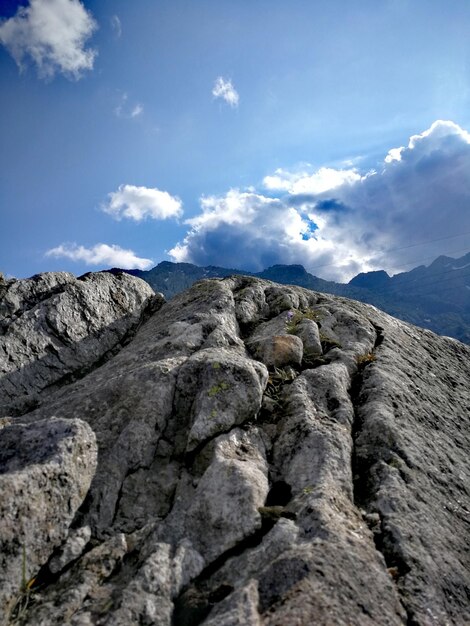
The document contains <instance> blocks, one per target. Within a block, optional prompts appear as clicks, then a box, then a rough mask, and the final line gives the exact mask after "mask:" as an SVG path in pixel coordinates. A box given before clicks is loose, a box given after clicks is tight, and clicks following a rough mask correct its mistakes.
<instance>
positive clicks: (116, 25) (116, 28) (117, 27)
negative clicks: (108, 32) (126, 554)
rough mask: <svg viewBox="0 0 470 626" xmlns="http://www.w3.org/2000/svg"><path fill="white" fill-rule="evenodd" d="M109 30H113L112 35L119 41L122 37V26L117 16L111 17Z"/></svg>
mask: <svg viewBox="0 0 470 626" xmlns="http://www.w3.org/2000/svg"><path fill="white" fill-rule="evenodd" d="M110 22H111V28H112V29H113V32H114V34H115V35H116V39H119V38H120V37H121V35H122V26H121V20H120V19H119V17H118V16H117V15H113V16H111V20H110Z"/></svg>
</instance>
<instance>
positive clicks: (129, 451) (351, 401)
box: [0, 274, 470, 626]
mask: <svg viewBox="0 0 470 626" xmlns="http://www.w3.org/2000/svg"><path fill="white" fill-rule="evenodd" d="M101 280H102V279H101V278H96V275H91V277H89V278H87V281H88V284H87V285H86V286H87V289H88V290H89V291H88V292H87V296H86V297H85V296H84V294H83V289H81V288H80V286H77V284H76V279H74V278H73V277H71V276H70V275H63V274H60V275H43V276H41V277H37V278H36V279H35V281H36V284H35V285H34V286H33V285H30V284H25V286H24V289H23V290H22V288H21V284H16V285H14V287H15V288H14V289H12V286H10V287H9V289H8V291H6V295H5V293H4V295H3V304H2V302H0V310H1V311H3V312H4V321H3V322H2V332H3V336H2V337H0V339H4V338H5V337H7V338H8V337H10V336H11V337H16V336H17V334H19V333H20V331H19V330H17V329H21V332H23V333H24V335H23V336H24V337H25V340H26V343H25V344H24V345H25V347H24V350H23V356H22V357H21V358H22V359H23V360H20V359H19V360H18V359H17V360H16V361H12V360H8V358H6V357H2V358H1V360H0V363H1V366H2V367H4V368H5V369H4V370H3V372H4V374H3V378H6V379H8V384H14V385H16V392H15V388H13V389H12V391H11V393H10V395H9V396H8V397H7V403H6V404H7V405H8V406H9V407H11V406H12V405H14V407H15V412H14V413H15V415H14V416H12V413H13V411H10V417H9V418H4V419H3V426H4V428H3V430H2V431H0V433H1V436H0V442H1V445H0V471H1V472H2V474H1V475H0V480H1V481H4V482H2V483H0V484H2V496H3V493H6V494H7V498H6V499H5V498H2V506H3V507H7V508H6V510H7V511H13V509H14V508H15V507H16V509H18V519H19V520H20V521H21V523H22V524H23V520H24V524H23V527H24V528H23V527H21V525H18V528H17V529H16V532H14V526H13V525H12V524H10V525H8V524H7V525H5V526H3V531H2V532H4V535H5V536H6V537H7V539H1V540H2V541H7V540H8V541H10V543H11V544H12V545H13V544H14V546H15V548H14V549H10V548H9V549H10V550H11V554H12V556H11V557H10V558H6V559H5V558H4V560H3V561H2V574H1V575H2V581H3V585H2V595H1V596H0V601H1V602H2V603H3V610H4V615H5V616H6V617H5V623H9V622H10V623H21V624H31V625H32V624H34V625H35V626H36V625H43V626H46V625H47V626H49V625H54V624H57V625H59V624H73V625H77V626H78V625H85V624H86V625H91V624H106V625H113V626H128V625H133V624H135V625H137V624H157V625H161V626H164V625H166V626H170V625H176V626H179V625H181V626H190V625H196V624H206V626H215V625H217V626H218V625H222V626H229V625H230V626H232V625H233V626H235V625H237V626H242V625H243V626H244V625H253V626H254V625H256V626H261V625H262V626H285V625H287V624H289V625H290V624H292V625H299V626H303V625H305V626H307V625H310V624H318V625H325V626H326V625H328V626H329V625H335V624H338V625H346V624H347V625H348V626H350V625H351V626H352V625H358V626H359V625H360V626H363V625H366V626H367V625H370V626H372V625H374V626H375V625H382V624H383V625H397V626H398V625H401V624H407V625H409V626H417V625H422V626H441V625H445V624H449V625H450V624H456V625H460V624H462V625H464V624H468V623H470V603H469V599H470V573H469V572H470V554H469V548H468V546H469V545H470V541H469V539H470V538H469V527H470V487H469V485H470V470H469V467H468V449H469V443H470V442H469V439H470V433H469V417H470V388H469V384H468V381H469V377H470V358H469V357H470V348H469V347H468V346H465V345H463V344H460V343H459V342H457V341H454V340H450V339H446V338H442V337H437V336H435V335H433V334H432V333H431V332H430V331H425V330H420V329H418V328H415V327H413V326H410V325H407V324H405V323H403V322H399V321H398V320H396V319H394V318H392V317H390V316H388V315H386V314H385V313H382V312H380V311H378V310H377V309H375V308H374V307H371V306H368V305H365V304H360V303H358V302H354V301H351V300H346V299H342V298H337V297H334V296H327V295H323V294H319V293H315V292H311V291H307V290H305V289H302V288H300V287H288V286H280V285H276V284H274V283H270V282H267V281H263V280H260V279H256V278H252V277H240V276H237V277H231V278H226V279H224V280H209V281H202V282H200V283H196V284H195V285H194V286H193V287H192V288H191V289H190V290H188V291H187V292H185V293H183V294H180V295H178V296H176V297H175V298H174V299H172V300H171V301H170V302H168V303H165V304H162V302H161V301H160V300H157V305H156V306H154V312H153V313H152V315H150V316H149V317H148V319H147V320H146V321H145V322H144V323H143V324H141V326H140V328H138V329H137V330H136V326H138V325H139V323H140V321H141V320H142V310H143V308H144V307H145V306H146V303H148V298H149V297H150V294H148V292H146V291H143V290H142V285H141V281H139V280H138V279H135V278H132V277H129V276H128V277H126V278H125V279H123V278H122V277H121V278H119V277H112V276H111V275H109V278H108V279H106V280H110V281H118V282H119V281H121V282H120V283H119V285H120V287H121V288H122V289H123V292H124V294H125V298H127V300H126V302H127V303H129V302H131V304H130V305H129V304H128V305H127V308H126V311H127V313H125V314H121V315H117V314H116V311H117V309H113V308H112V307H111V308H110V307H109V305H110V302H111V299H112V297H113V296H112V293H113V291H114V289H115V283H113V284H112V286H111V285H104V284H103V283H102V282H101ZM123 280H125V281H128V283H129V284H127V282H126V286H125V287H124V286H123V284H122V281H123ZM85 282H86V281H85ZM18 283H27V281H18ZM71 285H72V286H73V288H72V287H71ZM52 291H54V293H53V294H52ZM21 293H23V294H25V295H23V296H17V295H15V294H21ZM61 298H62V299H61ZM84 301H85V302H86V303H96V306H98V303H101V302H103V307H104V309H105V310H106V311H107V312H106V313H103V315H102V317H101V318H99V319H98V320H94V319H93V320H90V324H91V325H89V326H86V325H83V326H80V324H78V326H77V331H76V332H77V333H78V334H77V335H73V341H72V342H71V346H70V345H69V344H67V345H66V346H65V347H64V348H61V349H62V353H61V354H73V359H76V360H78V361H79V366H78V368H76V370H78V371H79V373H78V374H76V375H72V376H71V377H70V378H66V379H64V377H63V376H61V372H67V374H68V372H69V369H70V367H72V366H70V365H69V361H66V364H63V365H62V366H59V365H58V364H57V363H56V366H55V367H54V366H53V365H51V364H50V363H49V364H47V365H46V364H41V368H42V369H41V370H36V369H35V368H36V367H38V364H39V363H40V362H41V361H44V357H43V356H39V354H38V352H37V351H34V350H33V347H32V342H31V341H30V342H29V343H28V337H29V334H30V333H34V332H37V331H36V328H37V327H35V326H34V325H28V324H30V322H29V320H30V319H33V318H32V317H31V312H34V319H35V320H44V319H51V318H54V315H55V318H54V319H55V320H56V323H55V326H53V328H51V329H49V330H48V329H47V327H46V325H44V324H43V325H42V326H41V327H40V332H41V333H42V334H40V337H41V341H42V343H41V344H40V345H43V344H44V345H49V344H48V342H50V343H51V344H53V343H54V342H56V341H57V335H56V329H57V328H58V327H59V328H61V326H60V320H61V319H63V318H64V319H65V320H72V319H75V318H73V314H74V312H76V311H77V310H82V309H81V307H83V306H84V305H83V303H84ZM123 301H124V296H123ZM87 307H88V308H87ZM94 308H95V307H94V306H89V305H87V304H86V305H85V309H84V310H88V311H89V312H90V318H92V317H93V316H92V315H91V310H92V309H94ZM104 309H103V310H104ZM155 309H158V310H155ZM15 311H16V312H18V313H16V312H15ZM58 311H60V314H59V313H58ZM28 314H30V315H29V317H28ZM126 315H127V316H130V319H131V320H132V321H131V322H130V325H128V326H127V327H126V328H128V329H130V330H129V331H128V330H124V331H123V332H122V334H121V335H120V337H121V338H118V339H116V340H115V341H114V343H113V342H111V343H112V347H111V348H109V347H108V345H109V339H108V338H107V335H106V331H107V328H108V327H109V326H110V325H112V324H113V323H114V321H113V320H116V319H117V320H118V321H119V320H120V321H122V319H124V318H125V317H126ZM25 316H26V317H25ZM82 317H83V316H81V317H80V320H81V319H82ZM108 317H109V318H110V319H109V321H107V322H106V323H104V322H103V320H104V319H105V318H106V319H107V320H108ZM23 318H24V321H23ZM77 319H78V318H77ZM93 324H94V325H93ZM67 328H68V331H67V332H68V333H69V334H70V333H72V332H73V331H74V322H67ZM87 329H89V330H87ZM97 332H98V335H97V334H96V333H97ZM99 333H101V335H100V334H99ZM126 333H127V339H128V340H127V341H123V340H122V336H123V335H126ZM32 336H33V337H37V336H38V335H34V334H33V335H32ZM62 336H63V335H61V337H62ZM34 341H35V342H36V343H39V340H37V339H34ZM88 341H92V344H90V345H92V346H93V347H92V348H90V349H88V350H86V349H84V350H83V351H81V346H82V345H83V346H85V345H86V344H87V342H88ZM12 345H13V344H12ZM69 349H70V350H72V352H67V350H69ZM110 350H111V354H110ZM4 354H5V353H4ZM77 354H78V355H79V356H76V355H77ZM103 355H107V356H108V358H106V359H103V358H102V356H103ZM61 358H63V359H65V358H66V357H65V356H64V357H62V356H61ZM67 358H68V357H67ZM73 359H72V360H73ZM4 361H6V363H4ZM23 363H27V366H26V367H27V368H28V369H29V371H31V372H36V371H40V372H41V374H40V375H38V376H37V377H36V376H35V375H32V376H31V379H32V380H33V383H32V387H29V388H28V389H27V390H26V391H25V389H26V388H25V386H24V384H23V378H21V377H16V376H18V375H19V374H18V372H19V370H21V368H24V365H23ZM61 368H63V369H61ZM72 369H73V367H72ZM76 370H74V371H76ZM43 372H44V373H43ZM51 376H52V377H55V378H54V381H61V382H60V384H55V382H54V383H53V384H52V385H50V384H47V385H45V386H43V387H40V388H38V387H37V385H36V381H37V380H38V379H41V380H46V379H47V380H50V377H51ZM74 378H76V380H74ZM28 380H29V379H28ZM2 381H3V379H1V380H0V384H5V385H6V384H7V383H4V382H2ZM11 381H13V383H11ZM34 385H36V386H34ZM4 388H5V389H6V388H7V387H6V386H5V387H4ZM25 393H28V394H31V393H34V394H35V402H34V405H32V404H31V403H25V402H21V403H19V402H17V396H18V397H21V398H22V397H23V394H25ZM8 403H9V404H8ZM95 438H96V445H97V447H98V463H97V465H96V467H95V460H94V458H95V457H94V445H95V444H94V440H95ZM33 442H36V443H33ZM41 442H47V443H43V444H41ZM87 446H88V447H87ZM85 448H86V449H87V450H88V452H87V453H85V452H84V450H85ZM74 463H75V465H74ZM90 481H91V484H90ZM3 485H9V487H8V490H9V491H8V490H6V491H5V492H4V491H3V489H4V487H3ZM5 489H6V488H5ZM83 498H84V501H83V503H82V500H83ZM58 502H59V504H57V503H58ZM16 509H15V510H16ZM52 513H53V515H52ZM8 515H9V516H10V517H9V518H8V519H13V517H12V515H11V513H8ZM51 515H52V516H51ZM8 533H10V535H8ZM4 535H0V538H1V537H3V536H4ZM22 546H24V550H23V548H22ZM2 554H3V552H2ZM23 555H24V557H23ZM23 562H26V563H27V564H28V571H27V574H25V575H24V576H23V575H22V563H23ZM32 577H35V581H34V582H32V583H31V584H30V585H29V586H28V582H29V581H30V579H31V578H32ZM5 581H6V582H5ZM0 582H1V581H0ZM18 598H19V599H20V600H21V602H18ZM15 602H16V607H14V606H13V605H14V604H15Z"/></svg>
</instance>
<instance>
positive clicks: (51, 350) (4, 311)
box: [0, 273, 163, 417]
mask: <svg viewBox="0 0 470 626" xmlns="http://www.w3.org/2000/svg"><path fill="white" fill-rule="evenodd" d="M151 301H152V305H153V306H154V308H156V307H158V306H161V304H162V303H163V299H162V298H161V297H160V296H158V297H156V296H155V295H154V293H153V291H152V289H151V288H150V287H149V285H147V283H145V282H144V281H142V280H140V279H134V278H133V277H131V276H129V275H127V274H119V275H118V276H113V275H111V274H107V273H99V274H87V275H86V276H84V277H82V278H80V279H77V278H75V277H74V276H72V274H67V273H58V274H52V273H49V274H40V275H38V276H33V278H30V279H28V280H22V281H11V282H10V283H8V287H7V289H6V292H5V294H4V296H3V298H2V299H1V300H0V417H1V416H4V415H12V414H21V413H24V412H25V411H26V410H30V409H31V408H34V407H35V406H37V404H38V403H39V402H40V398H39V396H40V393H41V392H42V390H44V389H50V388H51V387H54V386H57V385H59V384H64V383H65V382H69V381H70V380H73V379H74V378H78V377H80V376H81V375H83V374H84V373H86V372H87V371H88V370H89V369H90V368H91V367H92V366H93V365H95V364H97V363H99V362H100V361H101V360H103V359H104V358H105V357H106V356H107V355H108V354H110V353H112V351H113V349H116V347H118V346H119V345H120V343H121V342H122V341H123V340H125V339H126V336H127V335H128V334H129V332H130V331H132V330H133V329H135V328H136V327H137V325H138V324H139V323H140V321H141V318H142V314H143V311H144V309H145V308H146V307H147V306H148V305H149V304H150V302H151Z"/></svg>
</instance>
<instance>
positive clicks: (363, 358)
mask: <svg viewBox="0 0 470 626" xmlns="http://www.w3.org/2000/svg"><path fill="white" fill-rule="evenodd" d="M376 358H377V357H376V356H375V354H374V353H373V352H367V353H366V354H361V355H360V356H357V357H356V363H357V365H358V367H360V368H364V367H366V365H369V364H370V363H373V362H374V361H375V360H376Z"/></svg>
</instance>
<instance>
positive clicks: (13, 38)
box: [0, 0, 97, 80]
mask: <svg viewBox="0 0 470 626" xmlns="http://www.w3.org/2000/svg"><path fill="white" fill-rule="evenodd" d="M96 28H97V25H96V22H95V21H94V19H93V17H92V16H91V14H90V13H89V12H88V11H87V10H86V9H85V7H84V6H83V5H82V4H81V2H79V0H30V3H29V5H28V6H26V7H20V8H19V9H18V11H17V13H16V15H15V16H14V17H12V18H10V19H8V20H6V21H4V22H3V23H2V24H1V25H0V43H2V44H3V45H4V46H5V47H6V48H7V49H8V51H9V52H10V54H11V55H12V56H13V58H14V59H15V61H16V63H17V64H18V66H19V68H20V69H23V67H24V62H25V59H27V58H31V60H32V61H33V62H34V63H35V64H36V66H37V69H38V73H39V75H40V76H41V77H42V78H52V77H53V76H54V74H55V73H56V72H61V73H62V74H65V75H66V76H67V77H69V78H72V79H75V80H77V79H78V78H80V76H81V75H82V73H83V71H84V70H91V69H93V62H94V59H95V56H96V51H95V50H92V49H90V48H88V49H87V48H85V42H86V40H87V39H88V38H89V37H91V35H92V34H93V32H94V31H95V30H96Z"/></svg>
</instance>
